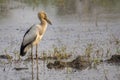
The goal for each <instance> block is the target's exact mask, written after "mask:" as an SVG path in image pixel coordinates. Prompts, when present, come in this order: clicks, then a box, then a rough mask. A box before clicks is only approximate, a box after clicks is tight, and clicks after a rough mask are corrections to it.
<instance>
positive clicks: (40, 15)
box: [38, 11, 52, 25]
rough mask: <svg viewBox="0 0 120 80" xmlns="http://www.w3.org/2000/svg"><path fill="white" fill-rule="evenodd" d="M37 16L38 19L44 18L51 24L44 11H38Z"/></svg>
mask: <svg viewBox="0 0 120 80" xmlns="http://www.w3.org/2000/svg"><path fill="white" fill-rule="evenodd" d="M38 18H39V19H40V20H42V19H44V20H46V21H47V22H48V23H49V24H51V25H52V23H51V21H50V20H49V19H48V18H47V14H46V13H45V12H44V11H41V12H39V13H38Z"/></svg>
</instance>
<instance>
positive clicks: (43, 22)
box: [40, 19, 48, 27]
mask: <svg viewBox="0 0 120 80" xmlns="http://www.w3.org/2000/svg"><path fill="white" fill-rule="evenodd" d="M47 24H48V23H47V21H46V20H44V19H41V23H40V25H41V26H42V27H47Z"/></svg>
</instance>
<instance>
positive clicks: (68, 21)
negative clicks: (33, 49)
mask: <svg viewBox="0 0 120 80" xmlns="http://www.w3.org/2000/svg"><path fill="white" fill-rule="evenodd" d="M94 1H95V0H93V1H92V0H91V1H89V0H70V1H69V2H68V1H64V0H40V1H39V0H35V1H34V0H0V54H10V55H12V56H13V59H15V58H16V57H15V53H17V54H18V53H19V48H20V44H21V42H22V37H23V35H24V33H25V32H26V30H27V29H28V28H29V27H30V26H31V25H32V24H38V23H39V20H38V18H37V13H38V11H41V10H44V11H45V12H47V14H48V17H49V19H50V20H51V22H52V24H53V25H49V26H48V28H47V31H46V33H45V35H44V37H43V39H42V41H41V42H40V45H39V53H42V52H46V53H48V54H49V52H51V51H53V48H54V46H55V47H60V48H61V47H63V46H64V47H66V48H67V50H66V51H67V53H70V54H72V55H73V56H74V57H76V56H78V55H83V54H84V53H85V49H86V47H87V46H88V44H92V45H93V52H92V55H94V51H96V50H98V49H99V50H100V55H102V58H103V59H104V58H109V57H110V56H111V55H112V54H119V53H120V43H119V44H115V40H116V39H118V40H120V35H119V34H120V10H119V7H120V6H119V5H120V1H119V0H116V1H113V0H111V1H109V2H107V0H105V2H104V1H103V2H102V1H101V2H94ZM98 1H99V0H98ZM112 1H113V2H112ZM108 50H109V51H110V52H109V54H107V53H108V52H107V51H108ZM39 55H41V54H39ZM106 56H107V57H106ZM26 57H27V56H26ZM39 64H40V80H94V79H95V80H106V78H105V73H106V76H107V78H108V80H119V79H120V77H119V76H120V68H119V66H116V65H110V64H106V63H103V64H101V65H98V66H97V69H90V70H89V69H85V70H82V71H76V70H74V69H70V71H68V70H67V69H64V70H54V69H52V70H49V69H47V68H46V64H44V63H43V62H42V61H40V62H39ZM19 65H20V66H26V67H29V70H25V71H15V70H13V68H14V67H15V66H19ZM103 67H104V68H103ZM0 68H1V69H0V72H1V75H0V80H1V79H2V80H29V79H31V68H30V62H28V63H27V64H26V65H25V63H24V64H22V63H16V64H14V62H12V63H11V64H4V65H3V64H1V67H0ZM4 68H5V71H4ZM104 72H105V73H104ZM90 73H92V74H90Z"/></svg>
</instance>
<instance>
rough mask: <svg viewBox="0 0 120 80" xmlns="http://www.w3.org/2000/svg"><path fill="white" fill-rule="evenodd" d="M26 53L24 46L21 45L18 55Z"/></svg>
mask: <svg viewBox="0 0 120 80" xmlns="http://www.w3.org/2000/svg"><path fill="white" fill-rule="evenodd" d="M26 53H27V51H25V46H23V45H21V47H20V56H25V54H26Z"/></svg>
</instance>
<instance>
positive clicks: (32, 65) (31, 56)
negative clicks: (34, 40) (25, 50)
mask: <svg viewBox="0 0 120 80" xmlns="http://www.w3.org/2000/svg"><path fill="white" fill-rule="evenodd" d="M31 62H32V80H34V75H33V74H34V72H33V46H32V45H31Z"/></svg>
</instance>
